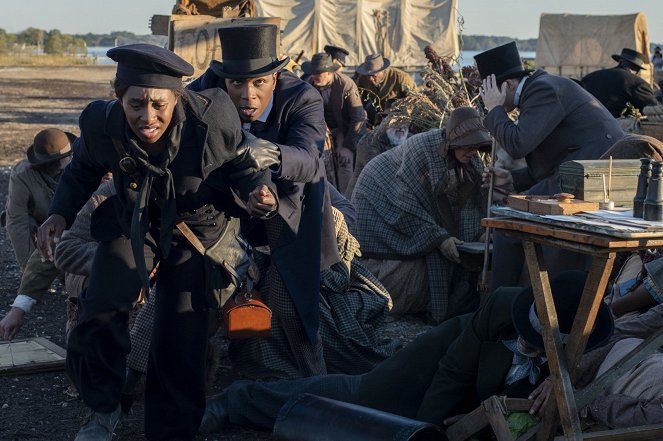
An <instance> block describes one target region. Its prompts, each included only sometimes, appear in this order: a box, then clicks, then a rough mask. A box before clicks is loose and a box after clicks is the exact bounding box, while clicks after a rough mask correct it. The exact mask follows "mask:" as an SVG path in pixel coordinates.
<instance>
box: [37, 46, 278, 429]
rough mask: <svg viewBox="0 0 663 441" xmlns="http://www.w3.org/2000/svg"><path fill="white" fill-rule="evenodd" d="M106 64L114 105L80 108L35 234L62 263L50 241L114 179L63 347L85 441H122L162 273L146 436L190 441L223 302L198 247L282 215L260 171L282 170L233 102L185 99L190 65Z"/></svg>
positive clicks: (158, 55) (133, 52) (133, 60)
mask: <svg viewBox="0 0 663 441" xmlns="http://www.w3.org/2000/svg"><path fill="white" fill-rule="evenodd" d="M108 56H109V57H110V58H111V59H112V60H114V61H116V62H117V63H118V64H117V70H116V78H115V81H114V90H115V95H116V96H117V99H116V100H111V101H95V102H92V103H90V104H89V105H88V106H87V107H86V108H85V110H83V112H82V114H81V116H80V119H79V125H80V128H81V137H80V139H79V142H78V143H77V144H76V145H75V146H74V150H75V154H74V156H73V160H72V162H71V164H70V165H69V167H67V169H66V170H65V172H64V173H63V175H62V177H61V179H60V185H59V186H58V189H57V191H56V193H55V196H54V199H53V203H52V204H51V208H50V215H49V218H48V219H47V220H46V221H45V222H44V223H43V224H42V226H41V227H40V229H39V234H38V243H39V249H40V251H41V254H42V257H44V259H47V260H52V259H53V251H52V248H51V244H52V242H53V240H55V241H58V240H59V238H60V237H61V235H62V232H63V230H64V229H65V228H67V227H69V226H70V225H71V224H72V223H73V221H74V219H75V216H76V213H78V211H79V209H80V208H81V207H82V206H83V204H85V203H86V201H87V200H88V199H89V197H90V195H91V194H92V192H93V191H94V190H96V189H97V187H98V185H99V182H100V180H101V178H102V177H103V176H104V175H105V174H106V173H107V172H109V171H111V172H112V173H113V181H114V185H115V189H116V195H115V196H111V197H109V198H108V199H106V200H105V201H104V202H103V203H102V204H101V205H99V207H98V208H97V209H96V210H95V211H94V215H93V216H92V222H91V231H92V235H93V237H94V238H95V239H96V240H97V241H98V242H99V244H98V246H97V250H96V252H95V256H94V260H93V262H92V269H91V274H90V277H89V283H88V286H87V288H86V289H85V290H84V291H83V292H82V293H81V295H80V297H79V302H78V305H79V313H80V317H79V324H78V326H76V327H75V328H74V330H73V331H72V332H71V334H70V335H69V341H68V345H67V371H68V373H69V376H70V377H71V378H72V380H73V382H74V383H75V385H76V388H77V389H78V391H79V393H80V396H81V397H82V398H83V400H84V401H85V403H86V405H87V406H88V407H89V408H90V409H91V410H92V414H91V415H90V419H89V420H88V421H87V423H86V424H85V425H84V426H83V427H81V429H80V431H79V432H78V435H77V437H76V440H77V441H84V440H110V439H111V438H112V435H113V430H114V428H115V426H116V425H117V423H118V421H119V419H120V416H121V406H120V396H121V392H122V387H123V384H124V381H125V375H126V355H127V354H128V353H129V350H130V344H129V330H128V326H127V324H128V319H129V311H131V309H132V308H133V306H134V304H135V302H136V300H137V298H138V294H139V292H140V291H141V289H147V288H148V282H149V279H148V271H150V270H152V268H153V267H154V266H155V265H156V264H157V263H158V264H159V270H158V272H157V275H156V287H157V288H156V292H157V296H158V297H157V298H158V299H159V302H158V304H157V310H156V312H155V326H154V331H153V334H152V340H151V354H150V361H149V365H148V375H147V385H146V393H145V434H146V437H147V439H149V440H172V439H179V440H190V439H193V438H194V437H195V433H196V430H197V428H198V425H199V423H200V419H201V416H202V414H203V411H204V406H205V402H204V396H205V378H204V373H205V363H206V348H207V333H208V319H209V317H210V311H211V310H213V308H215V307H218V301H219V299H215V298H213V296H211V295H208V287H207V286H206V282H205V281H206V272H205V268H206V265H205V261H204V259H203V255H202V253H201V251H199V249H198V248H196V246H195V245H194V243H195V242H196V241H195V239H197V240H198V241H199V242H200V244H199V245H200V248H209V247H210V246H211V245H213V244H215V243H217V242H218V241H219V239H220V238H221V237H222V236H223V235H224V234H235V231H234V229H235V228H236V223H237V222H236V219H232V218H230V217H229V215H230V214H231V213H238V214H239V213H241V212H243V213H245V214H246V213H249V214H251V215H252V216H257V217H265V216H268V215H269V213H271V212H273V211H274V210H275V209H276V206H277V203H276V200H275V196H274V193H275V188H274V187H273V185H272V183H271V180H270V179H269V175H268V173H267V172H266V171H264V169H266V168H267V167H269V166H270V165H272V164H275V163H276V161H275V160H274V159H273V157H274V155H273V154H271V153H270V152H262V153H261V152H259V151H258V149H257V148H255V147H254V146H252V145H251V144H250V142H248V140H246V142H245V143H242V141H243V139H244V137H243V135H242V132H241V128H240V122H239V119H238V118H237V112H236V111H235V109H234V107H233V105H232V103H231V101H230V99H229V98H228V96H227V94H226V93H225V92H223V91H221V90H218V89H213V90H209V91H205V92H203V93H195V92H191V91H188V90H185V89H184V88H183V86H182V77H185V76H190V75H192V74H193V67H192V66H191V65H190V64H189V63H187V62H186V61H184V60H183V59H181V58H180V57H178V56H177V55H175V54H174V53H172V52H171V51H169V50H167V49H164V48H161V47H158V46H153V45H149V44H131V45H126V46H119V47H116V48H113V49H110V50H109V51H108ZM269 158H272V159H269ZM261 170H262V171H261ZM233 195H234V197H233ZM233 201H235V202H236V203H237V204H239V206H237V207H235V206H234V205H233ZM179 221H182V223H178V222H179ZM176 224H177V225H176ZM185 234H186V236H185ZM193 236H195V239H194V238H193Z"/></svg>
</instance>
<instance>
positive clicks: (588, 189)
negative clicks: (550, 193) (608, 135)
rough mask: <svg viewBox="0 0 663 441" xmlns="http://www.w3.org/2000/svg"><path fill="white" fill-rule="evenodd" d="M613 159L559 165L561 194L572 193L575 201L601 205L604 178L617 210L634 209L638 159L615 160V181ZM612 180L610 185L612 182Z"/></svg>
mask: <svg viewBox="0 0 663 441" xmlns="http://www.w3.org/2000/svg"><path fill="white" fill-rule="evenodd" d="M609 169H610V160H608V159H592V160H578V161H568V162H565V163H563V164H562V165H560V166H559V179H560V184H561V186H562V191H563V192H566V193H571V194H573V195H574V196H575V197H576V199H582V200H584V201H595V202H602V201H603V199H604V194H603V177H604V176H605V185H606V189H607V188H608V185H610V200H611V201H613V202H614V203H615V206H616V207H629V208H630V207H632V206H633V197H634V196H635V191H636V189H637V187H638V175H639V174H640V160H639V159H614V160H613V161H612V179H610V177H609V175H610V170H609ZM610 181H611V182H610Z"/></svg>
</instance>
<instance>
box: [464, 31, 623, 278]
mask: <svg viewBox="0 0 663 441" xmlns="http://www.w3.org/2000/svg"><path fill="white" fill-rule="evenodd" d="M474 59H475V61H476V63H477V68H478V70H479V74H480V75H481V78H482V80H483V86H482V90H481V97H482V99H483V102H484V105H485V107H486V109H487V110H488V114H487V115H486V117H485V118H484V125H485V126H486V128H487V129H488V130H489V131H490V133H491V135H492V136H493V137H494V138H495V139H496V140H497V142H498V143H499V144H500V145H502V147H504V150H505V151H506V152H507V153H508V154H509V155H510V156H511V157H512V158H513V159H520V158H525V160H526V161H527V167H525V168H522V169H516V170H512V171H510V172H509V171H506V170H503V169H499V168H492V169H491V170H492V171H494V176H495V185H497V186H498V187H500V186H506V187H508V186H511V187H510V189H511V190H512V191H513V190H514V189H515V191H516V192H518V193H521V192H525V193H527V194H533V195H553V194H556V193H560V192H561V187H560V183H559V166H560V164H561V163H563V162H566V161H571V160H576V159H598V158H599V157H600V156H601V155H602V154H603V153H604V152H605V151H606V150H608V149H609V148H610V146H612V144H614V143H615V142H616V141H617V140H619V139H621V138H622V137H623V136H624V133H623V132H622V130H621V128H620V127H619V124H618V123H617V121H616V120H615V118H614V117H613V116H612V115H611V114H610V112H608V111H607V109H606V108H605V107H603V105H602V104H601V103H600V102H599V101H598V100H597V99H596V98H595V97H594V96H592V95H591V94H590V93H589V92H587V91H586V90H584V89H583V88H582V87H581V86H580V85H579V84H577V83H576V82H574V81H573V80H571V79H569V78H565V77H561V76H557V75H550V74H548V73H547V72H545V71H543V70H540V69H539V70H536V71H534V72H533V71H532V70H530V69H524V68H523V65H522V62H521V59H520V54H519V53H518V48H517V47H516V43H515V42H511V43H507V44H505V45H502V46H498V47H496V48H494V49H490V50H488V51H485V52H482V53H480V54H478V55H476V56H475V57H474ZM516 108H517V109H518V110H519V116H518V121H517V122H514V121H512V120H511V119H510V118H509V115H508V113H509V112H511V111H512V110H514V109H516ZM490 173H491V172H490V170H488V171H487V173H486V175H485V179H486V180H489V179H490V178H489V177H490ZM545 254H546V256H545V257H546V264H547V267H548V268H549V269H550V270H551V271H552V272H553V274H555V273H556V272H558V271H563V270H565V269H573V268H583V267H584V265H585V264H586V263H587V259H586V256H582V255H580V254H575V255H574V254H573V253H570V252H563V253H557V252H553V253H552V254H551V253H549V252H548V251H545ZM492 262H493V268H492V274H493V278H492V285H491V286H492V289H495V288H497V287H499V286H517V285H518V283H519V279H520V274H521V270H522V266H523V263H524V262H525V258H524V253H523V249H522V245H521V244H520V242H518V241H515V240H510V239H507V238H506V237H505V236H504V235H503V234H499V233H496V234H495V235H494V246H493V258H492Z"/></svg>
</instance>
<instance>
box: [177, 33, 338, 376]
mask: <svg viewBox="0 0 663 441" xmlns="http://www.w3.org/2000/svg"><path fill="white" fill-rule="evenodd" d="M277 34H278V28H277V27H276V26H274V25H265V24H260V25H246V26H235V27H227V28H220V29H219V38H220V40H221V47H222V53H223V57H224V59H223V62H219V61H216V60H214V61H212V63H211V65H210V68H209V69H208V70H207V71H206V72H205V73H204V74H203V75H202V76H201V77H200V78H198V79H197V80H196V81H194V82H193V83H192V84H190V85H189V88H190V89H192V90H205V89H209V88H217V87H220V88H222V89H224V90H227V91H228V94H229V95H230V99H231V100H232V102H233V103H234V104H235V106H236V108H237V112H238V113H239V116H240V119H241V120H242V126H243V128H244V130H250V132H251V133H252V134H254V135H255V136H256V137H257V139H255V140H254V142H256V143H259V144H260V145H262V146H264V148H265V149H266V150H269V151H272V152H274V154H275V156H276V157H278V160H279V161H278V162H279V163H278V166H277V167H273V168H272V180H273V182H274V183H275V184H276V187H277V189H278V196H279V205H278V213H277V215H275V216H273V217H272V218H270V219H269V220H267V221H266V222H262V221H260V222H246V223H244V224H243V231H244V233H245V234H246V236H247V238H248V239H249V242H250V243H251V245H253V246H260V245H269V249H270V259H271V264H270V268H269V271H268V274H267V286H268V293H267V294H268V295H267V299H266V301H267V303H268V305H269V306H270V307H271V308H272V311H273V312H274V316H275V318H276V321H277V322H278V323H279V324H280V325H281V326H282V327H283V329H284V331H285V334H286V335H287V340H288V345H289V348H287V349H286V350H287V351H289V354H290V356H291V357H294V359H295V360H296V364H297V365H298V367H299V370H300V373H301V375H302V376H310V375H316V374H325V373H326V372H327V371H326V367H325V360H324V356H323V350H322V342H321V339H320V332H319V297H320V295H319V293H320V270H321V268H327V267H330V266H331V265H333V264H335V263H337V262H338V261H339V260H340V258H339V254H338V246H337V244H336V233H335V230H334V221H333V215H332V212H331V205H330V204H329V200H328V194H329V192H328V191H326V189H325V174H324V165H323V163H322V159H321V158H320V154H321V152H322V146H323V142H324V138H325V130H326V127H325V120H324V110H323V106H322V98H321V97H320V94H319V93H318V92H317V91H316V90H315V89H314V88H313V87H312V86H311V85H310V84H308V83H306V82H304V81H302V80H300V79H299V78H297V77H296V76H295V75H293V74H291V73H290V72H286V71H283V70H282V69H283V68H284V67H285V66H286V65H287V63H288V60H289V59H288V57H285V58H284V59H279V58H278V57H277V46H276V43H277ZM249 136H250V135H249ZM304 201H305V203H304Z"/></svg>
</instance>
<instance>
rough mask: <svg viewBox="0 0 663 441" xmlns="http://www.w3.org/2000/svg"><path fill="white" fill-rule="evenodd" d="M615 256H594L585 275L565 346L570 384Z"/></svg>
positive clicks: (601, 300)
mask: <svg viewBox="0 0 663 441" xmlns="http://www.w3.org/2000/svg"><path fill="white" fill-rule="evenodd" d="M615 255H616V253H609V254H607V255H605V256H603V255H602V256H594V258H593V259H592V266H591V268H590V269H589V273H588V274H587V281H586V282H585V288H584V289H583V291H582V297H581V299H580V304H579V305H578V311H577V312H576V316H575V319H574V320H573V327H572V328H571V337H570V338H569V341H568V342H567V344H566V357H567V359H568V362H569V372H570V374H571V382H572V383H575V381H576V379H577V377H578V372H577V368H578V366H579V365H580V358H581V357H582V354H583V353H584V352H585V347H586V346H587V340H588V339H589V335H590V334H591V332H592V329H593V328H594V323H595V322H596V317H597V315H598V313H599V308H600V306H601V303H603V293H605V289H606V287H607V286H608V280H609V279H610V272H611V271H612V265H613V264H614V262H615Z"/></svg>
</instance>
